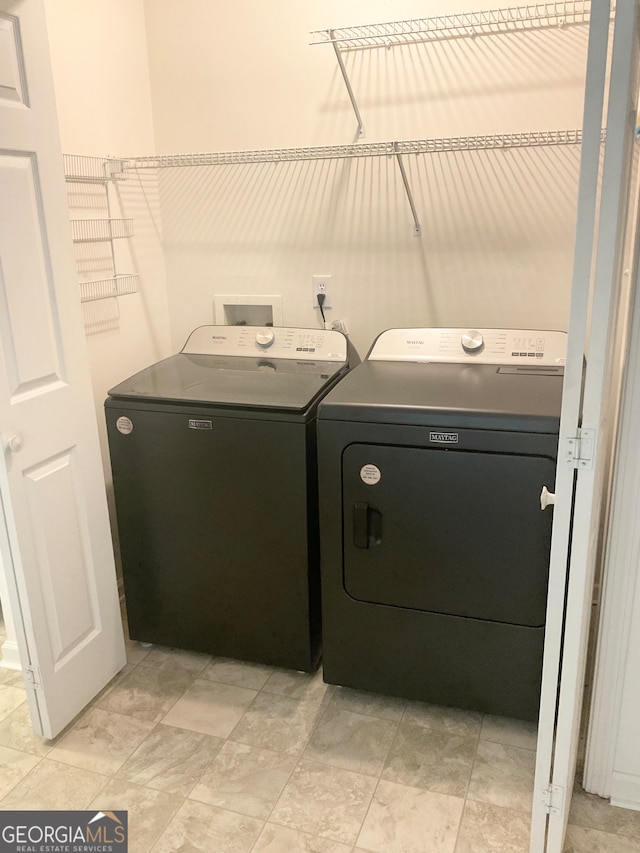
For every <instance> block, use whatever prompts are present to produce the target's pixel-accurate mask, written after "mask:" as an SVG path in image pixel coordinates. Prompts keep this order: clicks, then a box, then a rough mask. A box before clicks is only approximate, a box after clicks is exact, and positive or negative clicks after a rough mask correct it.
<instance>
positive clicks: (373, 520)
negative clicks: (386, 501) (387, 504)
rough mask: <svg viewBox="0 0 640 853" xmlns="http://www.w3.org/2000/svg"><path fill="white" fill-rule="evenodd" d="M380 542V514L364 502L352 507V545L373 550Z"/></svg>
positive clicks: (358, 502)
mask: <svg viewBox="0 0 640 853" xmlns="http://www.w3.org/2000/svg"><path fill="white" fill-rule="evenodd" d="M381 542H382V513H381V512H380V510H378V509H375V507H371V506H369V504H368V503H366V501H356V502H355V504H354V505H353V544H354V545H355V546H356V548H375V547H376V545H379V544H380V543H381Z"/></svg>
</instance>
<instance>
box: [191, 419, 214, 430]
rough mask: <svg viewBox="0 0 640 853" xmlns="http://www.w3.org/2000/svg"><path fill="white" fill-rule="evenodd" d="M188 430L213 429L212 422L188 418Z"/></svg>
mask: <svg viewBox="0 0 640 853" xmlns="http://www.w3.org/2000/svg"><path fill="white" fill-rule="evenodd" d="M189 429H213V421H206V420H200V419H198V418H189Z"/></svg>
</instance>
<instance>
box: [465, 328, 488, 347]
mask: <svg viewBox="0 0 640 853" xmlns="http://www.w3.org/2000/svg"><path fill="white" fill-rule="evenodd" d="M460 343H461V344H462V349H463V350H464V351H465V352H478V350H481V349H482V347H483V346H484V338H483V337H482V334H481V333H480V332H478V331H477V330H476V329H471V331H469V332H465V333H464V335H463V336H462V338H461V339H460Z"/></svg>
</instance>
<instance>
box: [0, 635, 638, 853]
mask: <svg viewBox="0 0 640 853" xmlns="http://www.w3.org/2000/svg"><path fill="white" fill-rule="evenodd" d="M128 660H129V663H128V665H127V666H126V668H125V669H124V670H123V672H122V673H120V674H119V675H118V676H117V677H116V678H115V679H114V681H113V682H112V683H111V684H110V685H109V686H108V687H107V688H106V689H105V690H104V691H103V692H102V693H101V694H100V695H99V696H98V697H96V699H95V700H94V701H93V702H92V703H91V705H90V706H89V707H88V708H87V709H85V711H84V712H83V713H82V714H81V715H80V716H79V717H78V718H77V719H76V720H74V722H73V723H72V724H71V725H70V726H69V727H68V728H67V729H66V730H65V731H64V732H63V733H62V734H61V735H60V736H59V737H58V738H57V739H56V740H55V741H45V740H42V739H41V738H37V737H35V736H34V735H33V734H32V733H31V729H30V723H29V720H28V715H27V708H26V704H25V695H24V690H23V687H22V681H21V676H20V675H19V674H18V673H13V672H11V671H10V670H3V669H0V809H9V808H12V809H13V808H21V809H32V808H33V809H35V808H50V809H56V808H71V809H84V808H99V809H102V810H105V809H128V811H129V826H130V850H131V853H146V851H153V853H165V851H178V850H179V851H206V853H250V851H251V853H365V851H370V853H527V851H528V833H529V809H530V801H531V794H532V788H533V768H534V756H535V753H534V750H535V730H534V727H533V726H532V725H528V724H524V723H520V722H516V721H512V720H506V719H502V718H496V717H489V716H483V715H482V714H476V713H467V712H463V711H456V710H452V709H445V708H439V707H435V706H431V705H426V704H423V703H419V702H406V701H403V700H399V699H390V698H386V697H382V696H377V695H372V694H365V693H359V692H356V691H353V690H348V689H345V688H340V687H332V686H328V685H326V684H324V683H323V681H322V677H321V675H320V674H319V673H317V674H315V675H312V676H308V675H304V674H301V673H295V672H289V671H284V670H278V669H272V668H269V667H265V666H256V665H251V664H243V663H238V662H234V661H229V660H224V659H219V658H212V657H209V656H207V655H199V654H194V653H189V652H182V651H175V650H170V649H163V648H159V647H154V648H143V647H141V646H139V645H138V644H136V643H132V642H129V643H128ZM570 824H571V825H570V826H569V831H568V836H567V844H566V847H565V850H566V853H640V812H632V811H626V810H623V809H616V808H613V807H611V806H610V805H609V804H608V803H606V802H605V801H603V800H601V799H599V798H598V797H594V796H591V795H588V794H585V793H584V792H582V791H581V790H580V789H579V788H576V793H575V794H574V798H573V803H572V808H571V818H570Z"/></svg>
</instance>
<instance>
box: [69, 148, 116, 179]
mask: <svg viewBox="0 0 640 853" xmlns="http://www.w3.org/2000/svg"><path fill="white" fill-rule="evenodd" d="M62 158H63V162H64V176H65V179H66V180H67V181H69V182H80V183H88V184H93V183H98V184H104V183H107V182H108V181H117V180H121V179H122V178H124V177H125V175H124V172H123V166H124V162H125V161H124V160H119V159H116V158H113V157H85V156H84V155H83V154H63V155H62Z"/></svg>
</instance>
